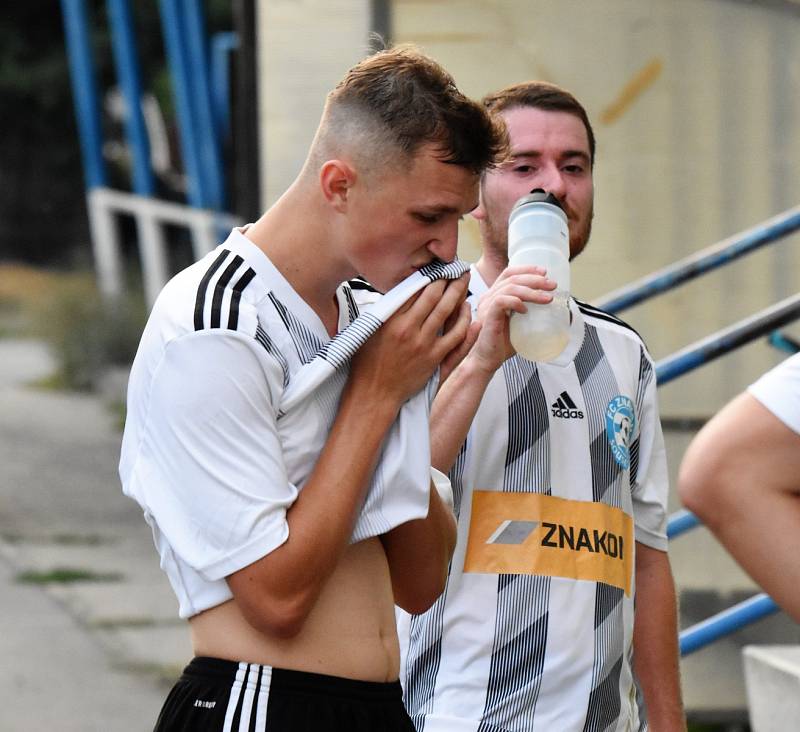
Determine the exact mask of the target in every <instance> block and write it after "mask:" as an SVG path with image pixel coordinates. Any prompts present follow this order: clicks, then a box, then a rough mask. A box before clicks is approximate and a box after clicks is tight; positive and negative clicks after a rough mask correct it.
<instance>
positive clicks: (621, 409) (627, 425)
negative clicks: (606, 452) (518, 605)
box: [606, 394, 636, 470]
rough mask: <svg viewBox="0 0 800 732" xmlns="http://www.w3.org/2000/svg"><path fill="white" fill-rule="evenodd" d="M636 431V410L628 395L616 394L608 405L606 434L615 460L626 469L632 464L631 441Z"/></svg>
mask: <svg viewBox="0 0 800 732" xmlns="http://www.w3.org/2000/svg"><path fill="white" fill-rule="evenodd" d="M635 431H636V412H635V411H634V408H633V402H632V401H631V400H630V399H629V398H628V397H626V396H623V395H621V394H620V395H619V396H615V397H614V398H613V399H612V400H611V401H610V402H609V403H608V406H607V407H606V436H607V437H608V444H609V445H611V452H612V454H613V455H614V460H616V461H617V463H618V464H619V465H620V466H621V467H623V468H625V469H626V470H627V469H628V468H629V467H630V464H631V450H630V448H631V442H632V441H633V435H634V432H635Z"/></svg>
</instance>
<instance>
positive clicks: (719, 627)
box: [680, 592, 780, 656]
mask: <svg viewBox="0 0 800 732" xmlns="http://www.w3.org/2000/svg"><path fill="white" fill-rule="evenodd" d="M778 610H780V608H779V607H778V606H777V605H776V604H775V601H774V600H773V599H772V598H771V597H770V596H769V595H766V594H764V593H763V592H762V593H761V594H759V595H755V596H754V597H751V598H750V599H749V600H745V601H744V602H740V603H739V604H738V605H734V606H733V607H729V608H728V609H727V610H723V611H722V612H720V613H717V614H716V615H712V616H711V617H710V618H708V619H706V620H704V621H702V622H701V623H697V625H693V626H691V627H690V628H687V629H686V630H684V631H682V632H681V634H680V650H681V656H688V655H689V654H690V653H694V652H695V651H697V650H699V649H700V648H703V647H704V646H707V645H709V644H710V643H713V642H714V641H715V640H718V639H719V638H722V637H723V636H725V635H730V634H731V633H733V632H735V631H737V630H740V629H741V628H744V627H745V626H746V625H750V624H752V623H755V622H756V621H757V620H761V619H762V618H765V617H767V616H768V615H772V614H773V613H776V612H778Z"/></svg>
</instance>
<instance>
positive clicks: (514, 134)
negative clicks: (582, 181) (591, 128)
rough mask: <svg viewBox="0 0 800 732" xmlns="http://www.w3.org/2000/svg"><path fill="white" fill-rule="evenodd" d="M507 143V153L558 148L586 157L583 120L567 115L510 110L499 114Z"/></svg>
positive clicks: (585, 137) (519, 109) (532, 110)
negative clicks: (503, 125) (503, 122)
mask: <svg viewBox="0 0 800 732" xmlns="http://www.w3.org/2000/svg"><path fill="white" fill-rule="evenodd" d="M502 116H503V120H504V121H505V123H506V128H507V130H508V135H509V139H510V142H511V154H512V156H513V157H518V156H520V155H522V154H525V153H527V154H536V153H541V152H542V150H543V149H544V148H545V147H553V146H556V147H560V148H562V149H564V150H571V151H573V152H577V153H578V154H580V153H583V154H585V155H587V156H588V155H589V135H588V132H587V131H586V127H585V125H584V124H583V120H581V119H580V117H577V116H576V115H574V114H572V113H571V112H564V111H561V110H549V109H538V108H535V107H514V108H513V109H509V110H506V111H504V112H502Z"/></svg>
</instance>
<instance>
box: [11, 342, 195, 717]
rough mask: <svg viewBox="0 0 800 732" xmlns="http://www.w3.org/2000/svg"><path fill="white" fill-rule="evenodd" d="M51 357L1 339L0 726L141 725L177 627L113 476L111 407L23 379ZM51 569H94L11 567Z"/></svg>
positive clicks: (158, 695) (138, 520)
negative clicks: (66, 579) (68, 576)
mask: <svg viewBox="0 0 800 732" xmlns="http://www.w3.org/2000/svg"><path fill="white" fill-rule="evenodd" d="M51 370H52V363H51V361H50V359H49V357H48V354H47V352H46V350H45V349H44V348H43V347H42V346H41V345H40V344H38V343H36V342H33V341H21V340H1V339H0V616H2V618H3V623H2V630H0V658H2V659H3V661H2V663H0V730H3V732H16V731H17V730H20V731H22V730H29V729H35V730H40V729H41V730H45V729H53V730H59V732H94V731H95V730H96V731H97V732H117V731H119V732H134V731H136V730H149V729H152V726H153V723H154V721H155V719H156V717H157V715H158V710H159V708H160V706H161V703H162V701H163V699H164V697H165V695H166V692H167V690H168V688H169V686H170V685H171V683H172V681H173V680H174V678H175V677H176V675H177V674H178V673H179V671H180V668H181V666H182V665H183V664H184V663H185V661H186V660H187V659H188V658H189V657H190V655H191V648H190V645H189V638H188V631H187V629H186V627H185V625H184V624H183V623H181V622H179V621H178V618H177V612H176V611H177V604H176V601H175V598H174V596H173V594H172V591H171V590H170V588H169V585H168V584H167V581H166V578H165V577H164V576H163V574H162V573H161V570H160V569H159V566H158V557H157V554H156V552H155V549H154V547H153V543H152V538H151V536H150V532H149V529H148V528H147V526H146V524H145V523H144V521H143V520H142V517H141V512H140V510H139V508H138V507H137V506H136V505H135V504H134V503H133V502H132V501H130V500H129V499H127V498H125V497H124V496H123V495H122V493H121V490H120V487H119V480H118V478H117V472H116V464H117V459H118V455H119V441H120V437H121V432H120V429H119V426H118V425H117V420H118V418H117V417H115V416H114V415H113V414H112V413H111V411H110V410H109V409H108V407H107V405H106V403H105V401H104V400H103V399H101V398H99V397H96V396H86V395H76V394H63V393H57V392H47V391H42V390H38V389H32V388H29V387H28V386H27V385H28V384H29V383H30V382H31V381H33V380H35V379H38V378H40V377H43V376H47V375H49V373H50V372H51ZM55 570H68V571H73V572H75V573H83V574H84V575H88V576H89V577H93V578H94V581H89V580H84V581H77V582H71V583H56V582H33V583H30V582H23V581H21V577H22V576H23V575H24V573H29V574H30V573H33V575H34V576H40V577H47V576H48V575H50V576H52V574H53V573H54V571H55Z"/></svg>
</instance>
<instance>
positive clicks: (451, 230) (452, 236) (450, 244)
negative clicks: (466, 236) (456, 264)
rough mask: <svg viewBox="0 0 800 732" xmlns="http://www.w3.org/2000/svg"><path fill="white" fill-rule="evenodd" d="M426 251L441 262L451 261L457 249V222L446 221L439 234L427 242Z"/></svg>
mask: <svg viewBox="0 0 800 732" xmlns="http://www.w3.org/2000/svg"><path fill="white" fill-rule="evenodd" d="M428 251H429V252H431V253H432V254H434V255H436V256H437V257H438V258H439V259H441V260H442V261H443V262H452V261H453V260H454V259H455V258H456V252H457V251H458V222H457V221H456V222H454V223H448V224H447V225H446V226H444V227H443V228H442V230H441V231H440V232H439V236H438V237H436V238H435V239H432V240H431V242H430V243H429V244H428Z"/></svg>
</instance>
